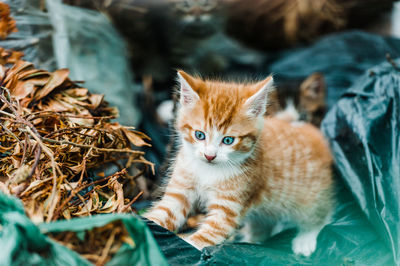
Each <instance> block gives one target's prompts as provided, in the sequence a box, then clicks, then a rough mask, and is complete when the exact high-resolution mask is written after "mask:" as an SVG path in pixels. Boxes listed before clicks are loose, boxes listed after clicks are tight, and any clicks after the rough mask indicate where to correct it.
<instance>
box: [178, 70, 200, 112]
mask: <svg viewBox="0 0 400 266" xmlns="http://www.w3.org/2000/svg"><path fill="white" fill-rule="evenodd" d="M178 81H179V83H180V103H181V105H182V106H184V107H193V105H194V104H195V103H196V102H197V101H198V100H199V99H200V97H199V95H198V94H197V93H196V92H195V91H194V90H193V88H192V86H191V85H190V84H194V82H193V78H192V77H191V76H190V75H189V74H186V73H185V72H183V71H182V70H179V71H178Z"/></svg>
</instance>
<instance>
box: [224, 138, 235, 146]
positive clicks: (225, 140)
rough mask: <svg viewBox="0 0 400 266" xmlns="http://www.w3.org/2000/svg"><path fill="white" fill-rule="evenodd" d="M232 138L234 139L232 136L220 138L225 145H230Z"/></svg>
mask: <svg viewBox="0 0 400 266" xmlns="http://www.w3.org/2000/svg"><path fill="white" fill-rule="evenodd" d="M234 140H235V138H234V137H224V138H223V139H222V143H224V144H225V145H231V144H232V143H233V141H234Z"/></svg>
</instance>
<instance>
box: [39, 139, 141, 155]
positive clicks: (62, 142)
mask: <svg viewBox="0 0 400 266" xmlns="http://www.w3.org/2000/svg"><path fill="white" fill-rule="evenodd" d="M43 140H44V141H47V142H51V143H57V144H61V145H63V144H65V145H72V146H76V147H80V148H87V149H90V148H92V149H94V150H97V151H105V152H122V153H134V154H140V155H143V154H144V152H143V151H134V150H129V149H112V148H99V147H95V146H90V145H85V144H78V143H74V142H71V141H68V140H55V139H49V138H43Z"/></svg>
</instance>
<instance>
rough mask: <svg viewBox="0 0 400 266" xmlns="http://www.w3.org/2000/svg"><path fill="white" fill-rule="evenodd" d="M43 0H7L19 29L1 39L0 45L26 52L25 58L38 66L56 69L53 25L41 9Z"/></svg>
mask: <svg viewBox="0 0 400 266" xmlns="http://www.w3.org/2000/svg"><path fill="white" fill-rule="evenodd" d="M41 2H42V1H41V0H5V1H4V3H6V4H8V5H9V6H10V11H11V16H12V18H14V19H15V21H16V24H17V28H18V31H17V32H13V33H11V34H10V35H9V36H8V37H7V39H5V40H0V46H2V47H4V48H7V49H13V50H18V51H23V52H24V59H25V60H27V61H29V62H32V63H34V64H35V65H36V66H37V67H40V68H43V69H47V70H51V71H52V70H55V68H56V66H57V64H56V60H55V58H54V55H53V46H52V34H53V27H52V25H51V22H50V19H49V17H48V15H47V13H45V12H44V11H43V10H41V8H40V6H41Z"/></svg>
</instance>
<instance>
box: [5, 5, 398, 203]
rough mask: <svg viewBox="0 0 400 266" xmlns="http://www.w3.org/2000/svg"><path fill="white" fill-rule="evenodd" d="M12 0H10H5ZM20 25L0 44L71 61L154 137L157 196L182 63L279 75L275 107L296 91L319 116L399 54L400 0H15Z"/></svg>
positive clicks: (49, 64)
mask: <svg viewBox="0 0 400 266" xmlns="http://www.w3.org/2000/svg"><path fill="white" fill-rule="evenodd" d="M6 2H7V1H6ZM8 4H10V6H11V10H12V14H13V17H14V18H15V19H16V21H17V27H18V29H19V31H18V32H17V33H15V34H13V35H12V38H11V39H7V40H4V41H1V42H0V44H1V46H4V47H6V48H14V49H19V50H23V51H24V52H25V55H26V57H25V58H26V60H28V61H32V62H34V63H35V64H36V65H37V66H38V67H41V68H44V69H49V70H54V69H56V68H62V67H67V68H69V69H70V70H71V75H70V76H71V78H72V79H74V80H76V81H80V80H84V81H85V87H87V88H88V89H89V90H90V91H92V92H94V93H102V94H105V95H106V99H107V101H108V102H110V104H111V105H114V106H117V107H118V108H119V110H120V117H119V122H121V123H123V124H125V125H132V126H135V127H136V128H137V129H139V130H140V131H142V132H144V133H146V134H147V135H149V136H150V137H151V139H152V145H153V146H152V147H151V148H149V149H148V150H146V156H147V159H148V160H150V161H152V162H154V163H155V164H156V174H155V175H152V174H151V173H148V178H147V179H145V180H140V181H138V182H139V183H140V186H141V188H142V189H143V190H144V191H145V194H144V198H149V197H151V193H150V192H151V191H152V190H153V188H154V187H156V186H157V185H158V184H159V183H160V180H161V179H162V177H163V176H164V174H165V171H166V169H167V166H168V163H167V162H168V159H170V158H171V157H172V156H173V150H174V148H173V147H174V143H173V138H172V137H171V136H172V135H173V134H174V133H173V130H172V124H173V117H174V113H173V112H174V108H175V107H176V98H177V97H176V95H175V94H174V90H175V86H176V75H175V73H176V69H183V70H185V71H187V72H189V73H192V74H193V73H198V74H201V75H202V76H204V77H209V78H213V77H219V78H223V79H230V80H241V79H244V78H246V79H249V78H250V79H253V78H254V79H259V78H263V77H265V76H267V75H269V74H270V73H273V74H274V76H275V80H276V82H277V83H276V84H277V88H278V91H277V94H276V95H274V99H275V104H274V105H273V106H272V107H271V108H270V110H269V112H270V114H273V113H274V112H276V111H278V110H280V109H282V108H285V106H286V103H287V102H288V100H293V101H294V102H295V105H296V107H297V108H298V109H299V110H300V114H301V119H302V120H305V121H309V122H311V123H313V124H315V125H316V126H319V125H320V123H321V120H322V119H323V117H324V115H325V113H326V112H327V110H329V109H330V108H331V107H332V106H333V105H334V104H335V103H336V102H337V100H338V99H339V97H340V95H341V94H342V93H344V92H345V91H346V89H347V88H349V87H350V86H351V85H352V84H353V83H354V81H355V80H356V78H357V77H358V76H360V75H361V74H362V73H364V72H365V71H366V70H367V69H368V68H370V67H372V66H374V65H376V64H378V63H381V62H383V61H386V60H391V59H392V58H396V57H398V56H399V54H400V42H399V40H398V39H397V37H400V5H399V3H396V1H394V0H249V1H245V0H164V1H161V0H98V1H95V0H63V1H61V0H52V1H41V0H14V1H8Z"/></svg>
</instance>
